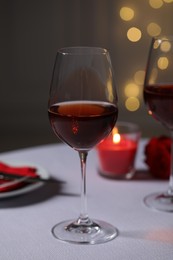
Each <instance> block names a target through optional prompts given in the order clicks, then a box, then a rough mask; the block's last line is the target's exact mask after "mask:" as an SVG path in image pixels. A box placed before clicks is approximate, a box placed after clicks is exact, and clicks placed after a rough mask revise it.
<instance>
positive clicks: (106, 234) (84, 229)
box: [52, 220, 118, 245]
mask: <svg viewBox="0 0 173 260" xmlns="http://www.w3.org/2000/svg"><path fill="white" fill-rule="evenodd" d="M52 233H53V235H54V237H55V238H57V239H60V240H62V241H65V242H69V243H75V244H91V245H93V244H101V243H105V242H108V241H110V240H112V239H114V238H115V237H116V236H117V235H118V230H117V229H116V228H115V227H114V226H112V225H111V224H109V223H106V222H104V221H100V220H94V222H93V221H92V222H91V224H90V225H85V224H83V225H82V224H78V223H77V222H76V221H74V220H68V221H63V222H61V223H59V224H57V225H55V226H54V227H53V228H52Z"/></svg>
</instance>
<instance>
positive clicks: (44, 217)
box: [0, 140, 173, 260]
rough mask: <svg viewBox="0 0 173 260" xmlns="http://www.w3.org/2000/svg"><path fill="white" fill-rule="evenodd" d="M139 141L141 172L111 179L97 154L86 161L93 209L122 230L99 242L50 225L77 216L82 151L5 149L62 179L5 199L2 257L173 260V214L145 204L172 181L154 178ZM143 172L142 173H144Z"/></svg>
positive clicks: (1, 205) (5, 156) (9, 156)
mask: <svg viewBox="0 0 173 260" xmlns="http://www.w3.org/2000/svg"><path fill="white" fill-rule="evenodd" d="M145 144H146V140H142V141H141V142H140V146H139V149H138V153H137V158H136V169H137V172H139V175H137V176H140V177H136V178H135V179H133V180H129V181H126V180H111V179H108V178H103V177H101V176H100V175H99V174H98V172H97V165H98V162H97V155H96V152H95V150H92V151H90V153H89V156H88V163H87V197H88V213H89V216H90V217H91V218H96V219H101V220H105V221H107V222H109V223H111V224H113V225H114V226H115V227H117V228H118V230H119V236H118V237H117V238H115V239H114V240H112V241H109V242H107V243H104V244H99V245H75V244H69V243H65V242H62V241H59V240H58V239H56V238H54V237H53V235H52V233H51V228H52V227H53V226H54V225H55V224H56V223H58V222H61V221H62V220H66V219H69V218H70V219H71V218H77V217H78V214H79V210H80V176H81V175H80V165H79V158H78V154H77V152H74V151H73V150H72V149H70V148H69V147H68V146H66V145H63V144H52V145H45V146H39V147H33V148H29V149H22V150H16V151H11V152H7V153H2V154H0V160H16V161H25V162H28V163H30V162H31V163H34V164H39V165H41V166H42V167H44V168H45V169H46V170H47V171H48V172H49V174H50V176H52V177H53V178H56V179H58V180H61V181H64V183H63V184H61V185H60V184H57V183H47V184H44V185H42V186H41V187H40V188H38V189H36V190H34V191H32V192H28V193H25V194H22V195H20V196H16V197H11V198H6V199H1V200H0V219H1V224H0V234H1V235H0V259H2V260H11V259H13V260H31V259H32V260H55V259H56V260H57V259H60V260H64V259H65V260H72V259H73V260H81V259H83V260H87V259H88V260H92V259H94V260H103V259H104V260H105V259H107V260H115V259H118V260H126V259H127V260H136V259H137V260H139V259H140V260H143V259H146V260H149V259H152V260H155V259H157V260H162V259H163V260H171V259H173V213H165V212H159V211H154V210H152V209H149V208H147V207H146V206H145V205H144V204H143V198H144V197H145V196H146V195H147V194H149V193H152V192H155V191H163V190H166V189H167V187H168V182H167V181H160V180H152V179H150V178H147V177H145V176H148V175H147V173H146V172H145V171H146V165H145V163H144V152H143V151H144V146H145ZM142 172H143V174H140V173H142Z"/></svg>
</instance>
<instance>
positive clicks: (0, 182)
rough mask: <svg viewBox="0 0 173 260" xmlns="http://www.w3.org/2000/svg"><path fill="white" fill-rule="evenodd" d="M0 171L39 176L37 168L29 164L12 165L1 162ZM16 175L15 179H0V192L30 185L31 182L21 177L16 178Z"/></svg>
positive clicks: (22, 175) (24, 175) (25, 175)
mask: <svg viewBox="0 0 173 260" xmlns="http://www.w3.org/2000/svg"><path fill="white" fill-rule="evenodd" d="M0 172H3V173H8V174H11V175H19V176H21V178H22V177H32V178H34V177H38V175H37V169H36V168H34V167H30V166H29V167H27V166H20V167H19V166H11V165H8V164H6V163H2V162H0ZM15 180H16V179H15V177H14V180H13V179H9V180H4V179H0V192H7V191H11V190H16V189H18V188H21V187H23V186H26V185H28V184H29V183H27V182H25V181H20V179H18V180H16V182H15ZM4 184H9V185H4Z"/></svg>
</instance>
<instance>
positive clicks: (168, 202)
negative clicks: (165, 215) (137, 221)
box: [144, 192, 173, 212]
mask: <svg viewBox="0 0 173 260" xmlns="http://www.w3.org/2000/svg"><path fill="white" fill-rule="evenodd" d="M144 203H145V205H146V206H147V207H149V208H152V209H156V210H159V211H167V212H173V195H169V194H168V193H166V192H165V193H164V192H163V193H159V192H158V193H153V194H150V195H148V196H146V197H145V198H144Z"/></svg>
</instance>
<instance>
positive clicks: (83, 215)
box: [78, 152, 89, 224]
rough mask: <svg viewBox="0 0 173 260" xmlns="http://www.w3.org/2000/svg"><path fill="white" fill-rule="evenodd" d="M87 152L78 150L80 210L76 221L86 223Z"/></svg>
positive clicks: (87, 220)
mask: <svg viewBox="0 0 173 260" xmlns="http://www.w3.org/2000/svg"><path fill="white" fill-rule="evenodd" d="M87 155H88V152H79V157H80V163H81V212H80V216H79V219H78V222H80V224H81V223H83V224H87V223H88V222H89V218H88V213H87V196H86V160H87Z"/></svg>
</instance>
